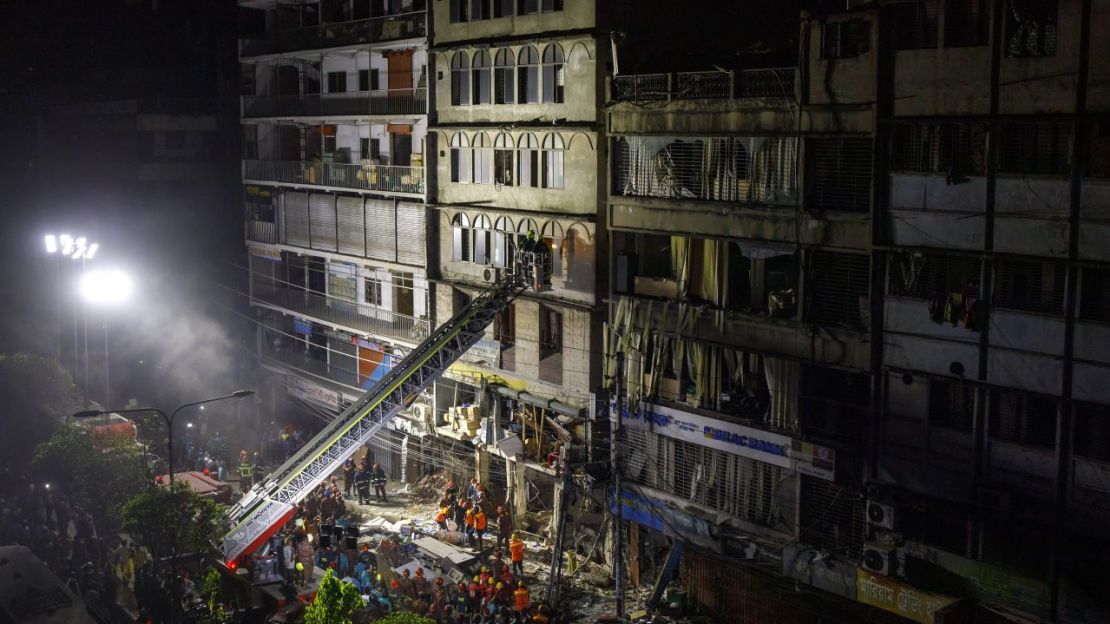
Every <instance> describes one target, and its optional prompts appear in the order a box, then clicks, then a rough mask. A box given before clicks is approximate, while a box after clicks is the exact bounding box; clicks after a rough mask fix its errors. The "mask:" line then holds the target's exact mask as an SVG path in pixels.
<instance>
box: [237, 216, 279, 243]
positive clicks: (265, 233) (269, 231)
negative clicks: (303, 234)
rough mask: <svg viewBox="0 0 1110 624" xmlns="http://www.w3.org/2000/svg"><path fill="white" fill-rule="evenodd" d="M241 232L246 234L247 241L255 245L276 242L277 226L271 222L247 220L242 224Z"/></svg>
mask: <svg viewBox="0 0 1110 624" xmlns="http://www.w3.org/2000/svg"><path fill="white" fill-rule="evenodd" d="M243 231H244V232H246V235H247V240H249V241H254V242H256V243H270V244H274V243H277V242H278V231H277V224H276V223H273V222H272V221H253V220H251V219H247V220H246V222H244V224H243Z"/></svg>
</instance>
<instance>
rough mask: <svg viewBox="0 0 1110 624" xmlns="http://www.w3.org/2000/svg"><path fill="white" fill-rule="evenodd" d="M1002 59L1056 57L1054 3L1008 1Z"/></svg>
mask: <svg viewBox="0 0 1110 624" xmlns="http://www.w3.org/2000/svg"><path fill="white" fill-rule="evenodd" d="M1006 9H1007V10H1006V56H1008V57H1024V56H1055V55H1056V20H1057V13H1058V12H1057V6H1056V0H1009V3H1008V6H1007V7H1006Z"/></svg>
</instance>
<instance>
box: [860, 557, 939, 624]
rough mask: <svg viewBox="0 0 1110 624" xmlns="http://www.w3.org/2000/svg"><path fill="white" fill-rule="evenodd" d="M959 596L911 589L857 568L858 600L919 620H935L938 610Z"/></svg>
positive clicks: (926, 622) (927, 622)
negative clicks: (954, 596)
mask: <svg viewBox="0 0 1110 624" xmlns="http://www.w3.org/2000/svg"><path fill="white" fill-rule="evenodd" d="M959 600H960V599H959V598H952V597H950V596H942V595H940V594H931V593H929V592H926V591H921V590H918V589H914V588H912V587H910V586H909V585H903V584H902V583H899V582H898V581H896V580H894V579H892V578H888V577H885V576H882V575H881V574H875V573H874V572H868V571H867V570H864V569H863V568H859V569H857V570H856V601H857V602H861V603H863V604H865V605H869V606H872V607H876V608H878V609H882V610H883V611H889V612H891V613H894V614H897V615H900V616H902V617H904V618H906V619H908V620H913V621H914V622H920V624H934V622H935V621H936V620H935V619H934V616H935V615H936V614H937V612H939V611H941V610H943V609H944V608H945V607H947V606H949V605H951V604H954V603H956V602H959Z"/></svg>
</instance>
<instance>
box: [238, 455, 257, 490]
mask: <svg viewBox="0 0 1110 624" xmlns="http://www.w3.org/2000/svg"><path fill="white" fill-rule="evenodd" d="M253 477H254V466H252V465H251V458H250V455H249V454H247V451H246V450H245V449H244V450H242V451H239V491H240V492H246V491H247V490H249V489H251V483H252V479H253Z"/></svg>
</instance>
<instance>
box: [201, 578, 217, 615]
mask: <svg viewBox="0 0 1110 624" xmlns="http://www.w3.org/2000/svg"><path fill="white" fill-rule="evenodd" d="M200 595H201V597H203V598H204V599H205V600H206V601H208V610H209V611H210V612H215V611H216V605H217V604H218V603H220V602H221V598H222V594H221V593H220V571H219V570H217V569H216V568H208V571H207V572H205V573H204V577H203V578H201V580H200Z"/></svg>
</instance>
